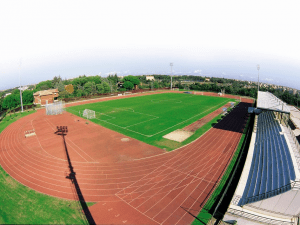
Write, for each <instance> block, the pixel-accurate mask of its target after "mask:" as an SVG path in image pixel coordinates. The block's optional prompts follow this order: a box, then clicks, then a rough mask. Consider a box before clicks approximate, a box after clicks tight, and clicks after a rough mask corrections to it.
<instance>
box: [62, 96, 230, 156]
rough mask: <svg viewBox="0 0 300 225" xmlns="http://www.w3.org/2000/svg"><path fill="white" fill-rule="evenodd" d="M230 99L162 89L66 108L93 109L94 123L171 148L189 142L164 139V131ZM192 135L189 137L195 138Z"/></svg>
mask: <svg viewBox="0 0 300 225" xmlns="http://www.w3.org/2000/svg"><path fill="white" fill-rule="evenodd" d="M230 101H235V100H233V99H228V98H221V97H211V96H202V95H192V94H181V93H163V94H154V95H145V96H139V97H134V96H133V97H132V98H125V99H115V100H110V101H104V102H97V103H91V104H85V105H79V106H73V107H69V108H67V111H69V112H71V113H73V114H75V115H77V116H82V113H83V111H84V109H90V110H94V111H95V112H96V118H95V119H91V121H93V122H94V123H97V124H100V125H102V126H104V127H107V128H109V129H112V130H115V131H117V132H120V133H122V134H125V135H127V136H129V137H132V138H135V139H137V140H140V141H143V142H145V143H148V144H151V145H154V146H157V147H160V148H165V149H166V150H172V149H174V148H178V147H180V146H182V145H183V144H186V142H184V143H179V142H175V141H170V140H167V139H164V138H163V136H164V135H166V134H168V133H170V132H172V131H174V130H177V129H182V128H184V127H185V126H187V125H189V124H191V123H193V122H195V121H197V120H199V119H201V118H202V117H204V116H206V115H208V114H209V113H211V112H213V111H215V110H216V109H218V108H220V107H222V106H223V105H225V104H226V103H228V102H230ZM209 128H210V126H209ZM209 128H208V129H209ZM196 133H197V132H196ZM198 133H199V132H198ZM195 135H196V134H195ZM193 136H194V135H193ZM193 136H192V137H190V138H189V141H191V140H193V139H195V138H194V137H195V136H194V137H193ZM196 136H197V135H196ZM197 137H198V136H197Z"/></svg>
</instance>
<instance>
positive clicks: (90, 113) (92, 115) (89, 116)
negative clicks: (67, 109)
mask: <svg viewBox="0 0 300 225" xmlns="http://www.w3.org/2000/svg"><path fill="white" fill-rule="evenodd" d="M82 115H83V117H86V118H87V119H94V118H95V117H96V116H95V111H93V110H90V109H85V110H83V114H82Z"/></svg>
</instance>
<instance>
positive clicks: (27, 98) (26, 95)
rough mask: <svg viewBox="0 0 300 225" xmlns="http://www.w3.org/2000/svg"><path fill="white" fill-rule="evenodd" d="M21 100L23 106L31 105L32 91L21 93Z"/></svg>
mask: <svg viewBox="0 0 300 225" xmlns="http://www.w3.org/2000/svg"><path fill="white" fill-rule="evenodd" d="M22 99H23V103H24V104H31V103H33V100H34V97H33V91H30V90H25V91H23V93H22Z"/></svg>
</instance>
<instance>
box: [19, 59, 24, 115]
mask: <svg viewBox="0 0 300 225" xmlns="http://www.w3.org/2000/svg"><path fill="white" fill-rule="evenodd" d="M19 85H20V101H21V109H22V112H23V100H22V87H21V60H20V68H19Z"/></svg>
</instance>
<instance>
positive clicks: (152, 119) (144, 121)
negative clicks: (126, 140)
mask: <svg viewBox="0 0 300 225" xmlns="http://www.w3.org/2000/svg"><path fill="white" fill-rule="evenodd" d="M156 119H159V117H157V118H153V119H150V120H146V121H143V122H140V123H136V124H132V125H129V126H127V127H132V126H135V125H138V124H141V123H146V122H149V121H151V120H156ZM127 127H125V128H127Z"/></svg>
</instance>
